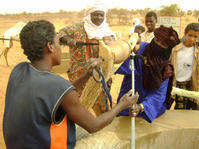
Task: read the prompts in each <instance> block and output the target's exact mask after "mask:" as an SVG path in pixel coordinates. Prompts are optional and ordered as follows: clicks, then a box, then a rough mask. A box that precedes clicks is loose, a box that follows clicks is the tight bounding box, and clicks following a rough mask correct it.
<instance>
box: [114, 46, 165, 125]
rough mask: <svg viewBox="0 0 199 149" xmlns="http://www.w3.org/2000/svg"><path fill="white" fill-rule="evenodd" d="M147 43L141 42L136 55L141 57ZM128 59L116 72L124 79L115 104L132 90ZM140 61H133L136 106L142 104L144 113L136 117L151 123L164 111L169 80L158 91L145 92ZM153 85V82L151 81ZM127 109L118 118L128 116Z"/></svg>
mask: <svg viewBox="0 0 199 149" xmlns="http://www.w3.org/2000/svg"><path fill="white" fill-rule="evenodd" d="M147 44H148V43H146V42H141V45H140V49H139V50H138V52H137V54H140V55H143V52H144V49H145V47H146V45H147ZM129 62H130V58H128V59H127V60H126V61H124V63H123V64H122V65H121V66H120V67H119V69H118V70H117V71H116V73H117V74H123V75H124V79H123V82H122V86H121V89H120V93H119V96H118V99H117V103H118V102H119V101H120V98H121V97H122V96H123V95H124V94H125V93H127V92H128V91H129V90H131V88H132V83H131V82H132V71H131V70H130V69H129ZM142 63H143V62H142V60H141V59H135V60H134V74H135V76H134V78H135V82H134V83H135V92H138V94H139V99H138V104H139V103H142V104H143V106H144V112H142V113H139V115H138V116H141V117H143V118H144V119H145V120H147V121H148V122H150V123H151V122H153V120H154V119H155V118H157V117H159V116H160V115H162V114H163V113H164V112H165V111H166V103H165V100H166V95H167V88H168V83H169V79H167V80H165V81H164V82H162V84H161V86H160V88H159V89H158V90H145V89H144V87H143V77H142ZM151 83H153V80H151ZM128 115H129V109H126V110H123V111H121V112H120V113H119V114H118V116H128Z"/></svg>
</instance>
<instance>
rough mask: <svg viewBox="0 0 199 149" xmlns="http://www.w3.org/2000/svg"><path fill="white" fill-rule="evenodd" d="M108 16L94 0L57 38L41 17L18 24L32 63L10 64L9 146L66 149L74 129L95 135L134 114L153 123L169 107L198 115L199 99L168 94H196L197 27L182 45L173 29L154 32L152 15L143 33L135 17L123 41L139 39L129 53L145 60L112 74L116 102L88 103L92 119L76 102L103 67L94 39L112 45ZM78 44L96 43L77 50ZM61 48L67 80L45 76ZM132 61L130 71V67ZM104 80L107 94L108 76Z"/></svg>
mask: <svg viewBox="0 0 199 149" xmlns="http://www.w3.org/2000/svg"><path fill="white" fill-rule="evenodd" d="M106 12H107V8H106V7H105V5H104V3H103V2H102V1H100V0H96V1H93V3H90V4H89V5H88V6H87V8H86V9H85V16H84V18H83V21H82V22H78V23H75V24H73V25H71V26H67V27H64V28H63V29H61V30H60V31H59V33H58V34H57V33H56V32H55V27H54V25H53V24H52V23H51V22H49V21H46V20H38V21H30V22H28V23H27V24H26V25H25V26H24V27H23V29H22V31H21V32H20V43H21V47H22V49H23V50H24V54H25V55H26V56H27V58H28V59H29V61H30V62H22V63H20V64H18V65H16V66H15V68H14V69H13V70H12V72H11V74H10V78H9V81H8V85H7V91H6V100H5V110H4V118H3V135H4V140H5V144H6V147H7V149H13V148H15V149H25V148H29V149H31V148H32V149H35V148H56V149H59V148H60V149H63V148H68V149H72V148H74V147H75V143H76V136H75V131H76V130H75V124H78V125H79V126H81V127H83V128H84V129H86V130H87V131H88V132H90V133H94V132H96V131H99V130H100V129H102V128H104V127H105V126H107V125H108V124H109V123H111V121H112V120H113V118H114V117H116V116H129V115H133V116H134V117H135V116H139V117H142V118H143V119H145V120H146V121H148V122H150V123H151V122H153V121H154V120H155V119H156V118H157V117H159V116H160V115H162V114H164V113H165V111H166V109H170V107H171V106H172V104H174V107H175V109H192V110H199V101H197V100H194V99H189V98H187V97H186V98H185V97H181V96H178V95H176V96H171V90H172V86H177V87H179V88H184V89H187V90H193V91H199V86H198V84H199V64H198V60H199V51H198V50H199V47H198V46H197V45H196V42H197V41H198V40H199V23H190V24H188V25H187V26H186V28H185V30H184V38H183V40H181V39H180V38H179V36H178V33H177V32H176V31H175V30H174V29H173V28H172V27H166V26H164V25H161V26H159V27H156V23H157V21H158V18H157V15H156V13H155V12H152V11H150V12H148V13H147V14H146V15H145V26H146V28H147V29H146V30H145V28H144V27H143V26H142V25H141V22H140V21H139V20H138V19H134V21H135V22H134V23H135V24H134V25H135V26H134V27H133V29H131V31H130V34H129V36H131V35H132V34H133V33H138V36H139V39H138V41H137V44H136V46H135V48H134V49H133V50H132V52H134V53H135V55H138V56H140V57H144V58H145V60H143V59H142V58H137V57H134V58H132V57H129V58H128V59H126V60H125V61H124V62H123V63H122V65H121V66H120V67H119V68H118V69H117V71H116V72H115V73H116V74H122V75H124V79H123V82H122V84H121V88H120V93H119V95H118V99H117V104H116V105H115V106H114V107H113V108H112V109H111V110H109V111H106V108H105V107H106V95H105V93H104V91H103V92H102V93H101V94H100V96H99V97H98V99H97V101H96V103H95V105H94V106H93V110H94V111H95V114H96V117H95V116H93V114H91V113H90V112H89V111H88V110H87V109H85V107H84V106H82V105H81V104H80V101H79V97H80V95H81V93H82V91H83V89H84V88H85V85H86V82H87V81H88V79H89V78H90V77H91V76H92V72H93V70H94V69H95V70H97V69H100V67H101V65H102V63H103V60H102V59H101V58H99V50H100V49H99V45H98V44H99V40H103V41H104V43H105V44H106V45H107V46H109V45H110V44H111V42H112V41H117V37H116V35H115V33H114V32H113V31H111V29H110V27H109V25H108V24H107V23H106ZM79 42H82V43H94V44H91V45H86V46H81V45H79V44H78V43H79ZM60 43H64V44H66V45H67V46H69V49H70V50H69V52H70V57H71V66H70V68H69V70H68V78H69V80H66V79H64V78H62V77H60V76H59V75H56V74H53V73H52V72H51V69H52V67H53V66H55V65H59V64H60V61H61V47H60ZM132 59H134V66H133V67H134V74H132V71H131V69H130V68H129V63H130V61H131V60H132ZM132 75H134V76H135V81H134V86H135V92H136V94H135V95H132V90H131V89H132ZM106 83H107V86H108V87H109V90H110V88H111V83H112V79H111V78H110V79H109V80H107V82H106ZM88 100H89V97H88ZM129 108H131V109H132V110H129ZM131 112H132V113H133V114H132V113H131Z"/></svg>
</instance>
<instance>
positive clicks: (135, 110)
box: [130, 104, 142, 117]
mask: <svg viewBox="0 0 199 149" xmlns="http://www.w3.org/2000/svg"><path fill="white" fill-rule="evenodd" d="M141 109H142V108H141V106H140V105H139V104H133V106H132V107H131V109H130V115H132V116H133V117H135V116H137V115H138V114H139V113H140V111H141Z"/></svg>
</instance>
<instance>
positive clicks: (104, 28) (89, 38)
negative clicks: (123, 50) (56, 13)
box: [59, 0, 116, 115]
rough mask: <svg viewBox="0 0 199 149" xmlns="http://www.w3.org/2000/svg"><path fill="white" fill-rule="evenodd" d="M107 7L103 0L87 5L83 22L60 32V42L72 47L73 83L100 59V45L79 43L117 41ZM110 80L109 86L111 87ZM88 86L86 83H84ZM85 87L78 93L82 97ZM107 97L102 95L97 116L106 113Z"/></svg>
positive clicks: (71, 73) (95, 107)
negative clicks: (90, 65) (93, 62)
mask: <svg viewBox="0 0 199 149" xmlns="http://www.w3.org/2000/svg"><path fill="white" fill-rule="evenodd" d="M106 11H107V8H106V5H105V3H103V1H102V0H94V1H91V2H90V3H89V5H87V8H86V10H85V16H84V19H83V21H82V22H79V23H76V24H73V25H72V26H69V27H65V28H63V29H61V30H60V32H59V35H60V41H61V42H64V43H67V45H68V46H69V47H70V57H71V66H70V68H69V71H68V77H69V80H70V81H71V82H72V83H73V82H75V81H76V80H77V79H78V78H79V77H81V76H82V75H84V74H86V73H87V70H88V61H89V59H90V58H98V57H99V46H98V45H87V46H77V45H76V43H77V42H79V41H80V42H86V43H99V40H101V39H102V40H104V42H105V43H106V44H108V43H110V42H111V41H112V40H115V39H116V36H115V34H114V32H112V31H111V30H110V28H109V26H108V24H107V23H106ZM111 82H112V81H111V79H110V80H108V86H109V87H110V85H111ZM84 84H86V83H84ZM84 87H85V85H83V87H82V88H81V89H80V90H79V91H78V92H79V94H80V95H81V93H82V91H83V89H84ZM105 104H106V96H105V94H104V92H102V93H101V94H100V96H99V97H98V100H97V101H96V103H95V105H94V107H93V109H94V111H95V113H96V115H100V114H101V113H103V112H105V109H106V105H105Z"/></svg>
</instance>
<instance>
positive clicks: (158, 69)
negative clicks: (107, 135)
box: [116, 26, 180, 122]
mask: <svg viewBox="0 0 199 149" xmlns="http://www.w3.org/2000/svg"><path fill="white" fill-rule="evenodd" d="M154 35H155V37H154V38H153V40H152V41H151V42H150V43H146V42H141V44H140V48H139V50H138V51H137V52H136V54H139V55H142V56H145V57H146V58H147V62H146V63H144V62H143V61H142V59H137V58H135V59H134V70H135V71H134V75H135V82H134V83H135V92H138V94H139V99H138V103H137V104H136V105H135V106H133V107H134V108H133V112H134V113H135V114H136V115H138V116H141V117H143V118H144V119H145V120H147V121H148V122H153V120H154V119H155V118H157V117H159V116H160V115H162V114H163V113H164V112H165V110H166V109H167V100H166V99H167V98H168V99H169V95H170V92H171V84H172V82H171V81H172V76H173V67H172V65H171V64H170V61H169V56H170V54H171V51H172V48H173V47H174V46H175V45H177V44H178V43H179V42H180V40H179V38H178V34H177V32H176V31H175V30H173V28H172V27H170V28H168V27H164V26H160V27H159V28H157V29H155V31H154ZM129 62H130V58H128V59H127V60H126V61H125V62H124V63H123V64H122V65H121V66H120V68H119V69H118V70H117V71H116V73H118V74H123V75H124V80H123V82H122V86H121V89H120V93H119V97H118V100H117V102H119V101H120V98H121V97H122V95H123V94H125V93H126V92H128V91H129V90H131V88H132V83H131V81H132V71H131V70H130V69H129ZM127 115H129V109H126V110H123V111H122V112H120V113H119V116H127Z"/></svg>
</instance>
